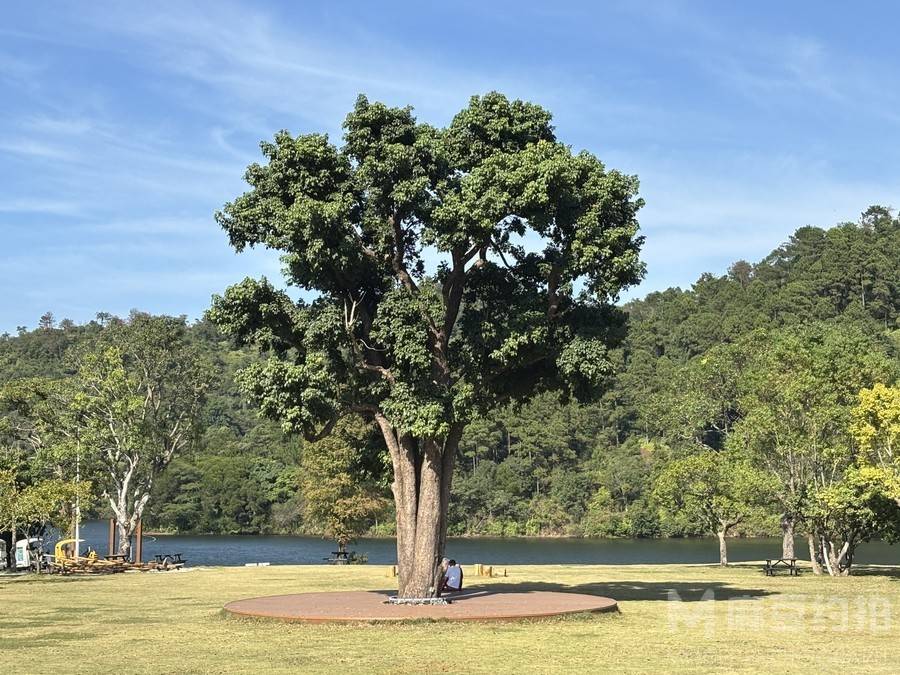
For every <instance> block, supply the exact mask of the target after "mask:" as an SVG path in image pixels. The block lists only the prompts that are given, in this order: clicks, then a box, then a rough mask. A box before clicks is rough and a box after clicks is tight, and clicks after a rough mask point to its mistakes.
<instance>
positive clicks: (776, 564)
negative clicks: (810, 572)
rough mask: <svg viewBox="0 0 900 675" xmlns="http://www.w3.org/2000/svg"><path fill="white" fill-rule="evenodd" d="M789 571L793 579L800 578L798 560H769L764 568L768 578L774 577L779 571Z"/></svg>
mask: <svg viewBox="0 0 900 675" xmlns="http://www.w3.org/2000/svg"><path fill="white" fill-rule="evenodd" d="M782 569H784V570H787V571H788V574H789V575H790V576H792V577H799V576H800V568H799V567H797V559H796V558H769V559H767V560H766V564H765V566H764V567H763V572H765V573H766V576H769V577H773V576H775V572H777V571H778V570H782Z"/></svg>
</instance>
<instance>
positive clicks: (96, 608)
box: [0, 565, 900, 674]
mask: <svg viewBox="0 0 900 675" xmlns="http://www.w3.org/2000/svg"><path fill="white" fill-rule="evenodd" d="M467 571H468V572H471V569H470V568H469V569H467ZM508 574H509V576H508V577H506V578H499V579H490V580H480V579H477V578H476V577H474V576H470V575H468V574H467V582H468V583H467V586H469V587H471V586H474V585H477V584H480V583H483V582H486V583H490V584H497V585H499V584H515V585H518V587H519V589H522V588H524V587H533V588H543V589H550V590H556V589H565V588H570V589H573V590H579V591H585V592H591V593H597V594H601V595H609V596H611V597H614V598H616V599H617V600H619V607H620V610H621V612H620V613H619V614H601V615H595V616H577V617H570V618H560V619H551V620H542V621H525V622H518V623H502V624H496V623H495V624H491V623H486V624H465V623H463V624H458V623H457V624H452V623H433V622H427V623H421V622H420V623H407V624H401V625H377V624H372V625H352V626H340V625H302V624H287V623H280V622H276V621H265V620H254V619H240V618H234V617H229V616H225V615H224V614H223V613H222V612H221V607H222V605H223V604H225V603H226V602H227V601H229V600H234V599H237V598H244V597H250V596H254V595H275V594H282V593H296V592H303V591H316V590H339V589H348V590H350V589H352V590H360V589H384V588H390V587H391V585H392V580H390V579H388V578H387V577H386V575H385V568H384V567H380V566H352V567H327V566H302V567H300V566H298V567H288V566H282V567H261V568H199V569H194V570H191V571H182V572H177V573H169V574H149V573H148V574H137V573H131V574H120V575H113V576H108V577H88V578H55V577H44V578H29V577H17V578H5V579H4V578H0V671H5V672H12V671H15V672H106V673H130V672H140V673H156V674H159V673H184V672H248V673H249V672H266V673H269V672H339V673H340V672H353V673H355V672H376V673H381V672H483V673H494V672H517V673H520V672H539V673H546V672H572V671H576V672H583V673H591V672H597V671H614V672H643V671H648V670H652V671H655V672H709V671H718V672H732V671H753V672H762V671H767V672H770V673H784V672H799V671H801V670H802V671H809V670H815V671H817V672H820V673H830V672H838V671H844V672H854V673H857V672H897V670H898V668H900V640H898V638H900V570H884V569H883V570H870V571H869V573H866V574H861V575H860V576H855V577H851V578H848V579H829V578H819V577H813V576H812V574H810V573H807V574H805V575H803V576H801V577H799V578H792V577H788V576H778V577H774V578H769V577H765V576H763V574H762V572H761V571H760V567H759V566H758V565H756V566H738V567H732V568H729V569H726V570H721V569H719V568H718V567H707V566H679V565H660V566H650V565H648V566H606V565H598V566H585V565H571V566H556V565H541V566H516V567H510V568H508ZM672 591H674V592H676V593H677V594H678V596H680V598H681V602H676V601H672V600H671V599H670V597H671V593H672ZM704 593H705V594H706V597H707V598H709V597H710V596H713V597H714V600H713V601H706V602H703V601H700V599H701V597H702V596H703V595H704ZM19 669H21V670H19Z"/></svg>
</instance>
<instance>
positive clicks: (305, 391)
mask: <svg viewBox="0 0 900 675" xmlns="http://www.w3.org/2000/svg"><path fill="white" fill-rule="evenodd" d="M550 120H551V116H550V113H548V112H547V111H546V110H544V109H543V108H541V107H539V106H537V105H534V104H531V103H527V102H523V101H510V100H508V99H507V98H506V97H505V96H503V95H501V94H497V93H491V94H487V95H485V96H482V97H473V98H472V99H471V101H470V104H469V106H468V107H467V108H465V109H464V110H462V111H461V112H459V113H458V114H457V115H456V116H455V117H454V118H453V120H452V122H451V123H450V125H449V126H448V127H446V128H444V129H437V128H435V127H432V126H430V125H428V124H423V123H419V122H417V121H416V119H415V117H414V116H413V115H412V110H411V108H391V107H388V106H386V105H383V104H381V103H370V102H369V101H368V100H367V99H366V98H365V97H363V96H360V97H359V99H358V100H357V102H356V105H355V107H354V109H353V111H352V112H351V113H350V114H349V115H348V117H347V118H346V121H345V122H344V130H345V137H344V139H345V143H344V145H343V146H342V147H340V148H338V147H336V146H335V145H333V144H332V143H331V142H330V141H329V139H328V137H327V136H324V135H321V134H308V135H299V136H292V135H291V134H289V133H287V132H284V131H283V132H280V133H278V134H277V135H276V136H275V139H274V142H271V143H268V142H267V143H262V151H263V154H264V155H265V158H266V161H265V163H264V164H253V165H251V166H250V167H249V168H248V170H247V172H246V175H245V178H246V180H247V182H248V183H249V184H250V187H251V189H250V191H248V192H246V193H245V194H243V195H241V196H240V197H238V198H237V199H235V200H234V201H233V202H231V203H229V204H227V205H226V206H225V208H224V210H223V211H222V212H221V213H219V214H217V219H218V221H219V223H220V224H221V225H222V227H223V228H224V229H225V230H226V231H227V232H228V235H229V237H230V240H231V244H232V245H233V246H234V247H235V248H236V249H237V250H238V251H240V250H243V249H245V248H247V247H251V246H256V245H261V246H265V247H268V248H271V249H275V250H278V251H281V252H282V253H283V256H282V261H283V263H284V271H285V275H286V277H287V281H288V282H289V283H290V284H291V285H294V286H297V287H300V288H302V289H306V290H308V291H313V292H314V294H315V299H314V300H312V301H310V302H304V301H294V300H292V299H291V298H290V297H289V296H288V295H287V294H286V293H284V292H282V291H279V290H276V289H275V288H274V287H273V286H272V284H270V283H269V282H268V281H267V280H265V279H262V280H251V279H247V280H245V281H243V282H242V283H240V284H238V285H236V286H233V287H231V288H229V289H228V290H227V291H226V293H225V294H224V296H223V297H216V298H214V300H213V307H212V309H211V312H210V317H211V318H212V319H213V321H215V322H216V323H217V324H218V325H219V326H221V327H222V328H224V329H225V330H227V331H229V332H230V333H232V334H233V335H234V336H236V337H237V339H238V340H239V341H241V342H243V343H256V344H257V345H259V346H260V347H261V348H263V349H264V350H266V351H268V352H269V354H270V358H269V359H268V360H267V361H265V362H263V363H260V364H258V365H253V366H250V367H249V368H247V369H245V370H244V371H243V372H242V374H241V376H240V382H241V385H242V387H243V389H244V391H245V392H246V393H247V394H249V395H250V396H251V397H252V398H253V399H254V400H255V401H256V402H257V403H258V405H259V406H260V408H261V410H262V412H263V413H264V414H265V415H268V416H270V417H272V418H275V419H278V420H280V421H281V422H282V423H283V425H284V426H285V428H286V429H289V430H291V431H299V432H302V433H303V434H304V435H306V436H307V437H308V438H315V437H318V436H322V435H323V434H327V433H328V432H329V431H330V430H331V429H332V427H333V426H334V425H335V423H336V421H337V420H338V419H339V418H340V417H342V416H344V415H346V414H349V413H361V414H363V415H365V416H366V417H367V418H368V419H369V420H372V421H374V422H375V423H376V424H377V426H378V428H379V429H380V430H381V433H382V434H383V436H384V440H385V443H386V445H387V449H388V451H389V452H390V456H391V460H392V464H393V475H394V480H393V485H392V488H393V495H394V500H395V503H396V513H397V557H398V567H399V573H400V595H401V597H426V596H432V595H435V589H436V587H437V584H436V583H435V575H436V574H437V570H438V565H439V562H440V559H441V557H442V554H443V549H444V543H445V538H446V530H447V517H446V515H447V508H448V501H449V496H450V481H451V477H452V475H453V466H454V461H455V458H456V450H457V446H458V444H459V439H460V436H461V435H462V432H463V429H464V428H465V426H466V424H467V423H468V422H469V420H471V419H472V417H473V416H474V415H476V414H477V413H478V412H479V411H484V410H487V409H489V408H491V407H494V406H497V405H500V404H503V403H504V402H506V401H509V400H511V399H516V398H524V397H528V396H529V395H531V394H533V393H534V392H535V391H537V390H541V389H551V388H553V389H556V388H558V389H561V390H563V391H566V392H570V393H573V394H576V395H577V396H579V397H589V396H592V395H595V394H596V393H597V392H598V389H599V385H601V383H602V382H603V380H604V379H605V378H606V377H607V376H608V374H609V373H610V370H611V368H610V364H609V359H608V356H607V345H608V343H609V341H610V340H611V338H612V337H613V336H614V331H612V330H611V329H612V326H613V324H615V323H616V321H615V319H616V318H617V312H616V311H615V310H614V309H612V307H611V303H612V301H614V300H615V299H616V297H617V294H618V293H619V291H620V290H621V289H622V288H623V287H625V286H627V285H629V284H632V283H635V282H636V281H637V280H638V279H639V278H640V275H641V273H642V266H641V263H640V261H639V257H638V252H639V248H640V245H641V242H642V238H641V237H639V236H638V235H637V232H638V224H637V220H636V213H637V211H638V209H639V208H640V207H641V205H642V201H641V200H640V199H638V198H637V196H636V194H637V190H638V181H637V179H636V178H635V177H634V176H627V175H623V174H621V173H619V172H617V171H612V170H607V169H606V168H605V167H604V165H603V164H602V163H601V162H600V161H599V160H598V159H597V158H596V157H594V156H593V155H592V154H590V153H587V152H581V153H578V154H575V153H573V152H572V150H571V149H570V148H569V147H568V146H566V145H564V144H563V143H560V142H559V141H557V139H556V136H555V134H554V130H553V127H552V126H551V124H550Z"/></svg>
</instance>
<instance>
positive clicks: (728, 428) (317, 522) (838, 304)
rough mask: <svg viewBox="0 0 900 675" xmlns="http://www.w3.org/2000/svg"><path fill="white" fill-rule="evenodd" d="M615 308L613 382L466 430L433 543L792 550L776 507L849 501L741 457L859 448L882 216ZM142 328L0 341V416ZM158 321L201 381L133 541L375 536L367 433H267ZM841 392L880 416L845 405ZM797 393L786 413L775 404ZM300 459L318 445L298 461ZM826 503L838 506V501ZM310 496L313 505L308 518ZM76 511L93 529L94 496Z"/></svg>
mask: <svg viewBox="0 0 900 675" xmlns="http://www.w3.org/2000/svg"><path fill="white" fill-rule="evenodd" d="M617 312H618V314H617V315H616V316H615V317H613V321H612V326H613V327H612V329H611V330H612V331H613V343H614V345H615V347H614V349H613V350H612V353H611V357H612V361H613V363H615V364H616V372H614V373H610V374H609V376H608V378H607V381H606V384H605V393H604V394H603V396H602V398H600V399H599V400H598V401H597V402H596V403H593V404H589V405H579V404H576V403H575V402H572V401H565V400H560V398H559V396H558V395H557V394H555V393H554V392H551V391H545V392H541V393H538V394H536V395H535V396H534V397H533V398H531V399H530V400H529V401H527V402H525V403H522V404H518V405H515V406H507V407H504V408H502V409H499V410H495V411H494V412H493V413H491V414H490V415H489V416H486V417H482V418H479V419H477V420H476V421H474V422H472V423H471V424H470V425H469V426H468V427H467V428H466V430H465V433H464V436H463V438H462V441H461V443H460V455H459V457H458V461H457V465H456V470H455V475H454V480H453V484H452V499H451V510H450V524H449V531H450V533H451V534H452V535H492V536H521V535H527V536H555V535H570V536H590V537H681V536H694V535H709V534H714V533H717V532H720V531H721V532H723V533H724V534H726V535H728V536H734V535H750V534H780V533H781V532H782V530H783V528H793V527H794V525H795V524H796V526H797V534H800V533H801V532H802V530H803V526H802V524H801V522H800V520H799V519H798V520H797V522H796V523H793V522H788V523H787V524H786V523H785V518H786V517H787V519H788V520H789V521H790V520H791V514H792V513H800V512H801V511H803V513H804V518H805V519H806V520H807V521H808V520H809V519H810V518H813V517H814V515H815V514H816V513H819V511H817V510H816V509H819V510H826V511H827V509H829V508H837V509H844V510H845V511H846V509H847V508H849V506H848V500H849V502H850V503H853V504H860V503H861V500H860V499H858V496H859V494H860V493H859V492H858V490H863V491H865V489H866V485H867V484H866V483H865V481H866V478H865V475H856V477H855V479H854V480H855V481H856V482H855V483H854V482H853V481H850V482H849V483H848V482H847V481H844V482H843V483H841V484H840V485H836V484H832V483H827V484H825V483H817V482H816V480H815V478H813V479H811V480H812V481H813V483H814V484H815V485H816V486H817V488H819V489H821V490H823V492H821V494H820V500H819V502H818V503H817V504H816V505H813V506H810V505H809V504H808V503H806V502H804V500H807V502H808V500H809V499H810V493H809V490H808V489H807V490H806V492H803V493H801V492H796V493H793V494H787V493H786V492H785V490H784V488H783V486H779V485H776V484H774V483H773V480H772V474H773V473H777V471H776V469H775V468H773V469H772V470H771V471H769V470H766V469H765V467H767V466H768V465H767V463H766V461H765V460H764V459H759V458H760V457H764V456H765V455H766V453H767V452H768V453H770V454H769V458H770V459H771V456H772V455H771V453H772V452H773V451H772V449H771V448H772V439H773V438H776V437H778V436H779V434H781V435H782V437H783V435H785V434H786V435H790V434H802V435H803V437H804V438H806V439H811V438H812V439H815V440H816V441H817V442H820V445H821V448H827V450H823V452H825V453H826V455H825V456H826V459H825V460H824V461H825V462H826V463H827V465H828V466H829V467H831V469H830V470H831V471H832V474H833V475H843V474H842V473H841V471H843V470H844V469H845V468H846V466H848V462H849V460H847V459H846V458H843V457H841V456H840V448H846V449H847V450H846V452H845V454H846V453H849V452H851V450H850V448H855V449H856V450H854V452H858V450H859V448H860V447H863V446H865V444H866V443H870V444H871V443H874V442H876V441H874V440H873V439H872V438H871V435H872V432H871V430H870V432H869V436H867V435H866V433H867V432H866V428H865V424H864V421H865V418H866V415H867V414H868V415H869V416H871V415H879V414H886V413H884V412H883V410H884V407H885V406H889V405H891V403H890V401H889V402H888V403H885V399H889V398H890V392H891V391H894V392H896V388H893V389H892V386H893V385H894V384H895V383H896V382H897V376H898V372H900V219H898V218H896V217H894V216H893V215H892V212H891V211H890V210H889V209H887V208H885V207H880V206H873V207H870V208H869V209H868V210H866V211H865V212H864V213H863V214H862V216H861V217H860V219H859V221H858V222H856V223H841V224H838V225H836V226H834V227H831V228H830V229H823V228H819V227H810V226H807V227H801V228H800V229H798V230H797V231H796V232H795V233H794V234H793V235H792V236H791V237H790V238H789V239H788V240H787V241H786V242H784V243H783V244H781V245H780V246H778V247H777V248H776V249H775V250H773V251H772V252H771V253H770V254H769V255H768V256H766V257H765V258H764V259H762V260H760V261H758V262H756V263H750V262H747V261H744V260H739V261H736V262H735V263H734V264H733V265H731V267H730V268H729V269H728V272H727V273H726V274H724V275H722V276H717V275H715V274H704V275H702V276H701V277H700V278H699V279H697V281H696V282H695V283H694V284H693V286H692V287H691V288H690V289H679V288H670V289H668V290H665V291H662V292H654V293H650V294H649V295H647V296H646V297H645V298H643V299H640V300H633V301H630V302H627V303H625V304H623V305H621V306H620V307H619V308H618V310H617ZM142 316H143V317H145V318H147V317H146V315H142V314H140V313H139V312H133V314H132V316H131V317H129V318H125V319H120V318H117V317H114V316H111V315H109V314H104V313H101V314H98V315H97V317H96V319H95V320H93V321H91V322H89V323H87V324H83V325H78V324H75V323H73V322H72V321H70V320H66V319H62V320H57V319H56V318H54V316H53V315H52V314H51V313H49V312H48V313H47V314H45V315H44V316H43V317H41V318H40V323H39V325H38V327H37V328H35V329H34V330H29V329H27V328H25V327H21V328H20V329H19V330H18V333H17V334H16V335H9V334H5V335H3V336H2V339H0V384H2V386H3V387H4V389H5V390H6V391H7V395H6V396H5V398H4V405H5V406H6V411H7V414H10V410H12V409H13V408H15V406H14V405H13V404H11V403H10V401H14V399H15V396H13V395H10V394H9V391H10V390H11V389H15V386H16V385H17V384H19V385H21V383H23V382H32V383H33V382H37V381H56V380H65V379H66V378H67V377H69V376H71V375H72V374H73V365H72V363H73V360H72V358H73V357H72V355H73V354H78V353H83V352H84V350H85V349H90V348H93V346H95V345H96V344H98V343H102V342H103V340H104V339H105V338H104V336H105V335H107V334H108V333H110V332H111V331H113V332H114V329H115V327H116V326H121V325H128V324H131V323H134V322H135V321H137V320H140V318H141V317H142ZM167 321H169V323H170V325H175V326H177V327H178V331H180V333H179V334H180V336H181V339H182V340H183V341H184V342H185V343H186V348H188V349H190V350H192V353H195V354H197V355H198V357H199V358H200V359H201V361H202V363H203V367H204V370H205V372H206V373H207V374H208V381H207V382H206V384H205V385H204V387H205V390H204V391H205V393H204V396H203V403H202V411H201V413H200V415H199V424H198V425H197V426H196V429H194V430H192V432H191V433H195V434H196V435H197V436H196V439H195V440H196V442H194V443H191V444H190V447H189V449H188V450H186V451H184V452H180V453H178V454H176V455H175V456H174V457H173V458H172V459H171V462H170V463H168V466H167V468H166V469H165V470H164V471H163V472H162V473H161V474H160V476H159V477H158V479H157V480H156V481H155V482H154V483H153V485H152V496H151V498H150V499H149V502H148V503H147V508H146V511H145V514H144V525H145V528H150V529H154V530H159V531H167V532H181V533H241V534H252V533H307V534H327V535H328V536H334V537H337V538H341V537H343V536H345V538H347V539H350V538H352V536H353V535H355V534H373V535H389V534H391V533H392V531H393V528H394V517H393V513H392V511H391V509H392V506H391V500H390V487H389V484H390V480H391V478H390V461H389V459H387V458H386V456H385V455H386V451H385V450H384V446H383V442H382V441H381V438H380V436H378V435H376V434H375V433H374V432H373V431H371V430H370V429H368V428H367V427H366V426H364V425H363V424H362V422H361V421H359V420H351V421H349V422H348V423H346V424H342V425H341V426H340V427H339V428H338V433H337V434H336V436H334V437H332V438H330V439H326V440H324V441H313V442H310V441H307V440H304V439H302V438H300V437H297V436H292V435H289V434H285V433H283V431H282V429H281V427H279V425H278V424H276V423H274V422H271V421H266V420H265V419H262V418H261V417H260V416H259V415H258V414H257V412H256V408H255V407H254V406H251V405H249V404H248V403H246V402H245V400H244V396H243V395H242V393H241V391H240V388H239V386H238V384H236V374H237V373H238V371H239V370H240V369H241V368H242V367H245V366H247V365H248V364H251V363H253V362H254V361H255V360H257V359H259V358H260V356H259V354H258V353H257V352H256V351H255V349H254V348H250V347H238V346H236V345H235V344H234V343H233V342H232V341H231V339H230V338H228V337H225V336H224V335H223V334H221V333H220V332H219V331H218V329H217V328H216V327H215V326H214V324H213V323H212V322H211V321H209V320H206V319H204V320H199V321H197V322H195V323H188V322H187V321H186V320H185V319H184V318H183V317H181V318H168V319H167ZM861 392H868V393H869V400H868V403H869V404H871V406H874V407H875V408H878V406H879V405H880V406H881V408H880V409H877V410H874V411H873V410H868V411H867V410H866V409H865V406H866V405H867V399H866V395H865V394H864V393H863V394H861ZM792 397H794V398H792ZM796 397H800V398H799V399H797V398H796ZM800 399H802V401H803V402H804V406H802V408H803V409H804V410H805V411H806V412H805V414H803V413H798V412H796V410H798V408H796V407H795V408H792V407H791V406H790V405H789V403H790V401H791V400H800ZM892 400H893V401H894V403H893V405H896V397H895V398H894V399H892ZM791 410H793V411H795V412H790V411H791ZM879 410H881V412H879ZM792 415H793V417H791V416H792ZM6 432H8V433H9V434H11V433H12V430H11V428H10V427H9V426H7V428H6ZM876 440H877V439H876ZM322 443H329V444H331V446H330V448H328V449H327V451H319V450H321V448H320V447H319V446H320V445H321V444H322ZM7 445H9V444H7ZM776 452H777V450H776ZM828 453H830V454H828ZM754 458H756V459H754ZM773 461H774V460H773ZM779 461H780V460H779ZM723 463H725V464H723ZM772 466H773V467H774V464H773V465H772ZM836 467H837V468H838V469H840V470H839V471H838V472H837V473H836V474H835V473H834V471H835V470H836V469H835V468H836ZM792 470H793V469H792ZM798 470H800V471H806V470H807V468H805V467H800V468H799V469H798ZM815 470H817V469H814V470H813V472H815ZM323 486H324V487H323ZM704 490H706V491H708V492H709V495H706V496H704ZM829 490H831V492H829ZM841 490H843V491H845V492H846V491H847V490H849V491H850V495H851V496H850V497H848V498H847V499H845V500H844V501H843V502H841V501H840V497H841V495H840V494H839V492H840V491H841ZM854 490H857V492H853V491H854ZM317 493H325V496H324V499H325V502H326V504H325V507H324V508H323V505H322V496H317ZM854 495H855V496H854ZM707 496H708V497H709V498H706V497H707ZM854 500H855V501H854ZM328 503H331V504H332V505H334V504H338V505H343V507H345V508H346V513H345V514H344V517H343V518H341V517H338V518H337V519H336V521H335V522H330V519H333V516H334V514H332V513H330V509H329V506H328ZM804 503H806V505H805V506H804ZM90 508H91V509H92V510H93V513H94V515H98V516H99V515H108V514H107V512H108V507H107V506H106V505H105V504H104V503H103V502H101V501H100V500H98V499H94V501H93V503H92V504H91V506H90ZM861 508H862V507H860V509H861ZM867 508H868V507H867ZM873 508H874V507H873ZM845 515H846V514H845ZM821 517H822V518H823V519H826V520H827V518H828V517H829V514H828V513H824V512H823V513H822V514H821ZM867 519H868V520H867ZM875 520H877V519H875V518H874V517H873V516H871V514H866V513H854V514H852V518H850V521H852V523H853V525H852V528H851V529H852V530H853V531H852V532H850V533H848V532H841V533H839V534H840V535H841V536H843V537H844V538H845V539H846V538H848V537H849V538H850V539H851V540H852V541H853V542H856V541H859V540H864V539H865V538H867V537H870V536H883V537H890V536H892V532H890V531H889V529H890V528H887V529H886V527H885V526H884V525H883V521H882V520H878V523H879V524H877V525H875V524H873V523H875ZM842 522H844V523H846V522H848V520H847V518H845V519H844V520H843V521H842ZM341 528H344V529H346V530H347V532H346V533H344V534H342V533H341ZM0 529H3V528H2V527H0ZM854 545H855V544H854Z"/></svg>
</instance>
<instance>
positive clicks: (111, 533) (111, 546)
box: [109, 518, 116, 555]
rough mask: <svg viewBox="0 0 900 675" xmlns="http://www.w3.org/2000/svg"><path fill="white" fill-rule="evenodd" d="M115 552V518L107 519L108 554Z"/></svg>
mask: <svg viewBox="0 0 900 675" xmlns="http://www.w3.org/2000/svg"><path fill="white" fill-rule="evenodd" d="M115 554H116V519H115V518H110V519H109V555H115Z"/></svg>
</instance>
